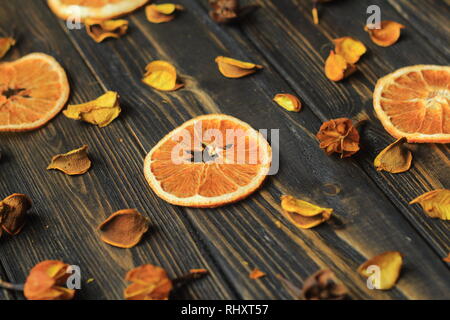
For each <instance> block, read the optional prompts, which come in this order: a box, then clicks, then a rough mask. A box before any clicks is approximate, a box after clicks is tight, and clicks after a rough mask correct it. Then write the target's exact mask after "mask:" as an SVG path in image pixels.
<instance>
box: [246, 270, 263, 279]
mask: <svg viewBox="0 0 450 320" xmlns="http://www.w3.org/2000/svg"><path fill="white" fill-rule="evenodd" d="M265 276H266V274H265V273H264V272H262V271H261V270H259V269H258V268H255V269H253V270H252V272H250V274H249V275H248V277H249V278H250V279H259V278H262V277H265Z"/></svg>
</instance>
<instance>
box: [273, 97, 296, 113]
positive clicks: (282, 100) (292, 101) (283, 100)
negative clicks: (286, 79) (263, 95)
mask: <svg viewBox="0 0 450 320" xmlns="http://www.w3.org/2000/svg"><path fill="white" fill-rule="evenodd" d="M273 101H275V102H276V103H277V104H278V105H279V106H280V107H282V108H284V109H286V110H287V111H293V112H299V111H300V109H301V108H302V103H301V102H300V100H299V99H298V98H297V97H296V96H294V95H292V94H288V93H279V94H277V95H275V97H274V98H273Z"/></svg>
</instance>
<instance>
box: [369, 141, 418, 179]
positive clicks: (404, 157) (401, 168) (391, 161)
mask: <svg viewBox="0 0 450 320" xmlns="http://www.w3.org/2000/svg"><path fill="white" fill-rule="evenodd" d="M406 141H407V139H406V138H400V139H398V140H397V141H395V142H394V143H392V144H390V145H388V146H387V147H386V148H385V149H384V150H383V151H381V152H380V154H379V155H378V156H377V157H376V158H375V160H374V162H373V164H374V166H375V168H376V169H377V170H378V171H382V170H384V171H387V172H390V173H401V172H405V171H408V170H409V169H410V168H411V163H412V153H411V151H410V150H409V149H407V148H406V147H405V146H404V144H405V143H406Z"/></svg>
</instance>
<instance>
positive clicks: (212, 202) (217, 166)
mask: <svg viewBox="0 0 450 320" xmlns="http://www.w3.org/2000/svg"><path fill="white" fill-rule="evenodd" d="M271 161H272V151H271V148H270V145H269V143H268V142H267V140H266V139H265V138H264V137H263V135H262V134H261V133H259V132H258V131H256V130H255V129H253V128H252V127H251V126H250V125H248V124H247V123H245V122H243V121H241V120H239V119H236V118H234V117H231V116H228V115H224V114H211V115H204V116H200V117H197V118H194V119H191V120H189V121H187V122H185V123H184V124H182V125H181V126H179V127H178V128H176V129H175V130H173V131H172V132H170V133H169V134H168V135H166V136H165V137H164V138H163V139H162V140H161V141H160V142H159V143H158V144H157V145H156V146H155V147H154V148H153V149H152V150H151V151H150V152H149V153H148V155H147V157H146V158H145V163H144V173H145V177H146V179H147V181H148V183H149V185H150V187H151V188H152V189H153V191H154V192H155V193H156V194H157V195H158V196H159V197H160V198H162V199H164V200H166V201H167V202H169V203H171V204H175V205H180V206H188V207H205V208H213V207H218V206H222V205H225V204H228V203H232V202H236V201H239V200H241V199H244V198H246V197H247V196H248V195H250V194H251V193H252V192H254V191H255V190H257V189H258V188H259V187H260V186H261V184H262V183H263V181H264V179H265V177H266V176H267V174H268V172H269V169H270V165H271Z"/></svg>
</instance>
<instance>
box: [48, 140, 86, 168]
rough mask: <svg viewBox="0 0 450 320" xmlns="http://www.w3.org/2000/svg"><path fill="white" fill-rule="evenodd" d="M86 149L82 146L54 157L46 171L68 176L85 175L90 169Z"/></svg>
mask: <svg viewBox="0 0 450 320" xmlns="http://www.w3.org/2000/svg"><path fill="white" fill-rule="evenodd" d="M87 148H88V146H86V145H84V146H82V147H81V148H79V149H75V150H72V151H69V152H67V153H64V154H58V155H56V156H54V157H53V158H52V161H51V163H50V165H49V166H48V167H47V170H51V169H55V170H60V171H62V172H64V173H65V174H68V175H79V174H83V173H86V172H87V171H88V170H89V168H90V167H91V160H90V159H89V157H88V155H87V152H86V150H87Z"/></svg>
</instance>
